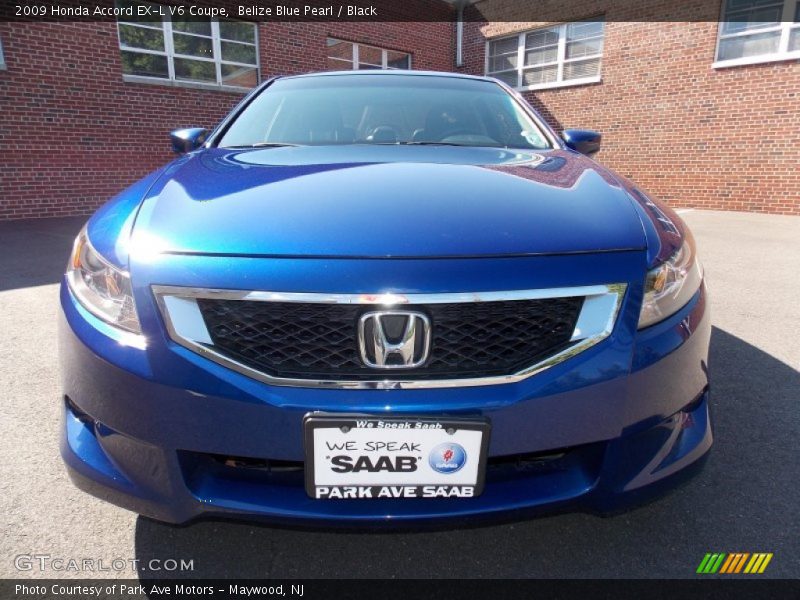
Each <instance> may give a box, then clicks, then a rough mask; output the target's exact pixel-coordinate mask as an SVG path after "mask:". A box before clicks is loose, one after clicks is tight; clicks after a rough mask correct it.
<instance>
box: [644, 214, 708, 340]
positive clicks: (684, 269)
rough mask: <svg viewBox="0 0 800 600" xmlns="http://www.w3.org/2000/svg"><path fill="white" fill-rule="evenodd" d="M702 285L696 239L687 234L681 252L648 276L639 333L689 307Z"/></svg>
mask: <svg viewBox="0 0 800 600" xmlns="http://www.w3.org/2000/svg"><path fill="white" fill-rule="evenodd" d="M702 281H703V271H702V269H701V268H700V263H699V262H698V261H697V256H696V255H695V246H694V238H692V234H691V233H689V231H688V230H686V237H685V239H684V242H683V245H682V246H681V247H680V248H679V249H678V251H677V252H675V254H673V255H672V256H671V257H670V258H669V259H667V260H666V261H664V262H663V263H661V264H660V265H659V266H657V267H656V268H655V269H653V270H651V271H649V272H648V273H647V281H646V282H645V287H644V303H643V304H642V312H641V314H640V315H639V329H642V328H643V327H647V326H649V325H653V324H654V323H658V322H659V321H663V320H664V319H666V318H667V317H669V316H670V315H673V314H675V313H676V312H677V311H678V310H680V309H681V308H683V307H684V306H686V304H687V303H688V302H689V300H691V299H692V296H694V294H695V292H697V290H698V288H699V287H700V284H701V283H702Z"/></svg>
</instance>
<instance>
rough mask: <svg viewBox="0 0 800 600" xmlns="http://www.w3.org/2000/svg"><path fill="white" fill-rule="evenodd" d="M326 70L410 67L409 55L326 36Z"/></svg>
mask: <svg viewBox="0 0 800 600" xmlns="http://www.w3.org/2000/svg"><path fill="white" fill-rule="evenodd" d="M327 46H328V71H349V70H356V69H410V68H411V55H410V54H408V53H407V52H400V51H398V50H387V49H385V48H378V47H377V46H367V45H366V44H357V43H355V42H346V41H344V40H337V39H336V38H328V40H327Z"/></svg>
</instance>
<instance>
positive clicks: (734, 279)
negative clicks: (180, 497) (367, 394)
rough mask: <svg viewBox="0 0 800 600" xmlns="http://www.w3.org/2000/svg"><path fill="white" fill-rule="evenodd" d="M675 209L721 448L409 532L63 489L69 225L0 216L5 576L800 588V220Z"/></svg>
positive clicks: (0, 507)
mask: <svg viewBox="0 0 800 600" xmlns="http://www.w3.org/2000/svg"><path fill="white" fill-rule="evenodd" d="M683 216H684V218H685V219H686V220H687V222H688V223H689V224H690V225H691V227H692V228H693V231H694V233H695V237H696V238H697V240H698V245H699V248H700V253H701V258H702V260H703V262H704V264H705V268H706V277H707V282H708V286H709V291H710V295H711V296H710V297H711V311H712V318H713V323H714V329H713V333H712V341H711V359H710V368H711V377H712V385H713V388H712V390H713V391H712V408H713V416H714V419H715V438H716V440H715V446H714V449H713V451H712V454H711V456H710V458H709V460H708V463H707V465H706V468H705V470H704V471H703V472H702V473H701V474H700V475H699V476H698V477H696V478H694V479H692V480H691V481H690V482H689V483H687V484H686V485H685V486H683V487H681V488H679V489H677V490H675V491H674V492H672V493H671V494H669V495H668V496H666V497H664V498H661V499H660V500H658V501H656V502H654V503H651V504H648V505H646V506H643V507H640V508H638V509H635V510H633V511H630V512H627V513H624V514H621V515H618V516H615V517H610V518H600V517H596V516H592V515H584V514H562V515H557V516H550V517H540V518H535V519H531V520H526V521H516V522H513V523H505V524H502V525H493V526H479V527H471V528H466V529H449V530H448V529H444V530H436V531H424V530H423V531H413V532H383V531H382V532H364V531H361V532H346V531H345V532H342V531H318V530H305V529H292V528H278V527H270V526H264V525H257V524H251V523H241V522H229V521H220V520H217V521H206V522H198V523H194V524H191V525H188V526H182V527H175V526H169V525H164V524H160V523H157V522H154V521H151V520H148V519H144V518H141V517H137V516H136V515H135V514H133V513H130V512H127V511H124V510H122V509H119V508H116V507H114V506H111V505H109V504H105V503H103V502H101V501H100V500H97V499H95V498H92V497H90V496H87V495H85V494H83V493H82V492H80V491H78V490H77V489H75V488H74V487H73V486H72V485H71V483H70V482H69V480H68V478H67V476H66V473H65V472H64V468H63V466H62V464H61V460H60V458H59V453H58V432H59V427H60V422H59V410H60V404H59V385H58V378H59V370H58V360H57V343H56V315H57V310H58V301H57V298H58V281H59V279H60V276H61V273H62V271H63V268H64V265H65V263H66V259H67V254H68V251H69V247H70V244H71V242H72V239H73V238H74V235H75V234H76V233H77V231H78V230H79V228H80V226H81V224H82V219H46V220H31V221H16V222H5V223H0V333H1V334H2V338H1V339H2V342H1V343H0V402H1V403H2V416H1V417H0V456H2V460H0V532H2V536H0V577H2V578H12V577H20V576H24V577H30V576H35V577H56V578H60V577H64V578H67V577H87V576H89V577H91V576H95V577H104V578H105V577H124V578H130V577H131V573H130V571H129V570H127V569H122V570H113V569H112V570H110V571H103V572H94V573H92V572H75V571H52V570H46V571H39V569H38V566H37V565H36V563H34V564H33V566H32V570H31V571H25V572H21V571H19V570H17V568H16V567H15V562H16V563H17V564H20V562H19V560H18V559H17V557H18V556H20V555H22V556H23V557H24V556H27V555H36V554H38V555H47V556H49V557H51V559H52V558H65V559H70V558H72V559H77V560H81V559H84V558H88V559H91V560H93V561H94V563H93V564H94V565H95V566H98V565H101V564H103V565H106V566H108V565H110V564H111V563H112V561H114V560H115V559H122V560H123V561H128V560H130V559H134V558H135V559H138V560H140V561H148V560H149V559H151V558H157V559H161V560H164V559H169V558H174V559H184V560H192V561H193V564H194V571H193V572H191V573H186V575H188V576H193V577H275V578H288V577H380V578H383V577H397V578H401V577H414V578H427V577H436V578H524V577H566V578H569V577H692V576H694V572H695V569H696V567H697V565H698V563H699V562H700V560H701V559H702V557H703V555H704V554H705V553H706V552H772V553H774V558H773V559H772V562H771V563H770V565H769V568H768V569H767V572H766V573H765V575H764V576H765V577H766V576H768V577H791V578H797V577H800V535H798V534H799V533H800V531H799V530H800V526H799V525H798V524H800V500H798V490H800V462H799V461H798V439H799V438H800V372H799V370H800V342H798V340H800V315H799V313H798V308H797V306H798V304H797V303H798V298H800V277H798V270H799V269H800V217H787V216H774V215H759V214H745V213H725V212H711V211H691V212H687V213H685V214H684V215H683ZM98 561H102V562H98ZM21 564H22V566H25V565H26V564H27V563H26V562H25V561H24V560H23V562H22V563H21ZM117 564H119V563H117ZM170 575H174V573H170Z"/></svg>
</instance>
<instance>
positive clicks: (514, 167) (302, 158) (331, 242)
mask: <svg viewBox="0 0 800 600" xmlns="http://www.w3.org/2000/svg"><path fill="white" fill-rule="evenodd" d="M132 240H133V241H134V242H138V244H134V245H133V247H137V245H138V246H141V247H145V248H146V249H147V251H153V250H156V249H157V250H158V251H160V252H167V253H187V254H214V255H225V256H292V257H360V258H373V257H375V258H377V257H382V258H386V257H391V258H394V257H398V258H399V257H404V258H407V257H469V256H514V255H535V254H550V253H558V254H563V253H574V252H598V251H611V250H630V249H642V248H644V247H645V243H646V240H645V236H644V233H643V228H642V223H641V221H640V220H639V217H638V216H637V212H636V210H635V209H634V207H633V205H632V200H631V199H630V197H629V196H628V194H627V193H626V192H625V191H624V189H623V188H622V187H621V186H620V184H619V183H618V182H617V180H616V178H614V177H613V176H612V175H611V174H610V173H609V172H608V171H607V170H605V169H603V168H602V167H600V166H599V165H598V164H597V163H595V162H593V161H591V160H589V159H587V158H585V157H582V156H580V155H577V154H575V153H573V152H569V151H562V150H551V151H542V152H527V151H514V150H503V149H488V148H454V147H444V146H436V147H430V146H396V145H394V146H359V145H354V146H340V147H331V146H328V147H280V148H263V149H247V150H241V149H240V150H234V149H223V148H212V149H208V150H203V151H200V152H196V153H193V154H190V155H187V156H185V157H182V158H181V159H179V160H177V161H175V162H174V163H173V164H172V165H170V166H169V167H168V168H167V169H166V170H165V171H164V173H163V174H162V176H161V177H160V179H159V180H158V181H157V182H156V183H155V184H154V186H153V187H152V188H151V189H150V191H149V193H148V196H147V198H146V199H145V200H144V202H143V204H142V206H141V209H140V211H139V215H138V217H137V221H136V225H135V227H134V233H133V238H132Z"/></svg>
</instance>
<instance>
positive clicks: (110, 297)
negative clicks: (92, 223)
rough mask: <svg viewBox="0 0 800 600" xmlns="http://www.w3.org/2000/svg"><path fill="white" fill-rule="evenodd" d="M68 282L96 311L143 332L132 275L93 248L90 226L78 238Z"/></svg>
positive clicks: (128, 328) (69, 267)
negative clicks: (137, 311) (87, 234)
mask: <svg viewBox="0 0 800 600" xmlns="http://www.w3.org/2000/svg"><path fill="white" fill-rule="evenodd" d="M67 282H68V283H69V287H70V289H71V290H72V293H73V294H75V297H76V298H77V299H78V301H79V302H80V303H81V304H82V305H83V306H84V307H85V308H86V309H87V310H88V311H89V312H91V313H92V314H93V315H95V316H96V317H99V318H100V319H102V320H103V321H106V322H107V323H110V324H111V325H114V326H115V327H120V328H122V329H125V330H127V331H132V332H133V333H140V332H141V328H140V327H139V317H138V316H137V315H136V306H135V305H134V303H133V292H132V291H131V278H130V275H128V273H127V272H125V271H122V270H121V269H118V268H117V267H114V266H113V265H111V264H110V263H108V262H107V261H106V260H105V259H104V258H103V257H102V256H100V255H99V254H98V253H97V251H95V249H94V248H92V245H91V244H90V243H89V238H88V237H87V236H86V228H84V229H83V231H81V232H80V234H78V238H77V239H76V240H75V246H74V248H73V249H72V256H71V257H70V260H69V264H68V265H67Z"/></svg>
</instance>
